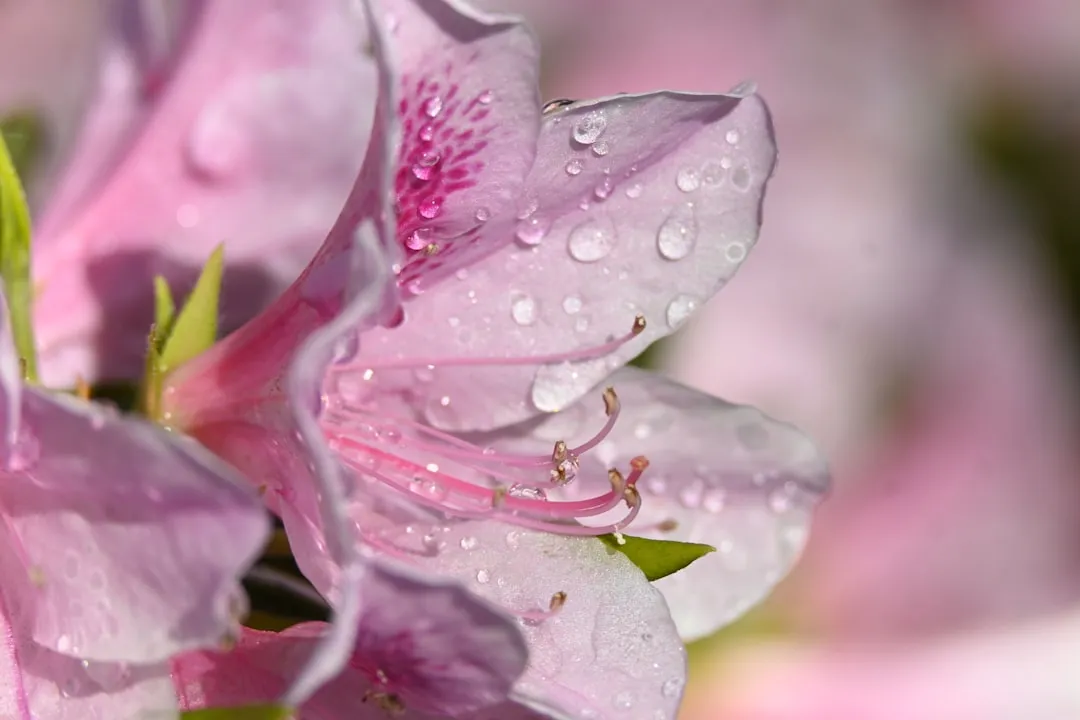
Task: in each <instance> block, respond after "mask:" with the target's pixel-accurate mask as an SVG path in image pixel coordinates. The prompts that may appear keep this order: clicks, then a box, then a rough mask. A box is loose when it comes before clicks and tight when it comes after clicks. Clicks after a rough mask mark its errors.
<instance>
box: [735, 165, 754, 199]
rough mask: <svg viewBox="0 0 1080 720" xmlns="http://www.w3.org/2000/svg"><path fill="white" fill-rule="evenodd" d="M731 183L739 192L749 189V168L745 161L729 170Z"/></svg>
mask: <svg viewBox="0 0 1080 720" xmlns="http://www.w3.org/2000/svg"><path fill="white" fill-rule="evenodd" d="M731 185H732V187H734V188H735V189H736V190H738V191H739V192H746V191H747V190H749V189H750V168H749V167H748V166H747V165H746V163H743V164H742V165H740V166H739V167H737V168H735V169H734V170H732V171H731Z"/></svg>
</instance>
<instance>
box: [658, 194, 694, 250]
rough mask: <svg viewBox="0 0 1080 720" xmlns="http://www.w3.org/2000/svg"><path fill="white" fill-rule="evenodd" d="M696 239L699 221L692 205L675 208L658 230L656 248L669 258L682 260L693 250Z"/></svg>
mask: <svg viewBox="0 0 1080 720" xmlns="http://www.w3.org/2000/svg"><path fill="white" fill-rule="evenodd" d="M696 241H697V221H696V220H695V218H694V208H693V206H691V205H682V206H680V207H677V208H675V210H673V211H672V213H671V214H670V215H668V216H667V218H666V219H665V220H664V222H662V223H660V229H659V230H657V231H656V248H657V249H658V250H659V251H660V254H661V255H662V256H663V257H665V258H666V259H668V260H682V259H683V258H684V257H686V256H687V255H689V254H690V253H691V252H692V251H693V249H694V243H695V242H696Z"/></svg>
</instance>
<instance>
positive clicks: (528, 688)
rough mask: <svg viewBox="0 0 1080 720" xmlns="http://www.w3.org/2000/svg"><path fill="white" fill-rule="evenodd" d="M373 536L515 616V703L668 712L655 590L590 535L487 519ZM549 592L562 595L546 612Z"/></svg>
mask: <svg viewBox="0 0 1080 720" xmlns="http://www.w3.org/2000/svg"><path fill="white" fill-rule="evenodd" d="M367 518H368V519H369V520H370V516H367ZM378 537H379V538H381V540H380V542H379V543H378V545H377V546H376V547H377V548H378V549H380V550H382V552H384V553H388V554H390V555H393V556H397V557H398V558H399V559H400V560H401V561H402V562H403V563H406V564H409V565H415V566H418V567H420V568H421V569H423V570H426V571H428V572H431V573H433V574H436V575H438V576H441V577H450V578H454V579H456V580H458V581H460V582H462V583H465V584H467V587H468V588H469V589H470V590H471V591H472V592H473V593H475V594H476V595H478V596H479V597H482V598H484V599H486V600H488V601H490V602H492V603H494V604H495V605H496V606H498V607H501V608H503V609H504V610H505V611H507V612H509V613H511V614H514V615H517V616H518V617H519V622H520V625H521V629H522V632H523V633H524V634H525V638H526V640H527V641H528V645H529V667H528V669H527V670H526V671H525V675H524V676H522V678H521V680H520V681H518V683H517V684H516V685H515V687H514V691H513V693H512V697H514V698H516V699H517V700H518V701H520V702H523V703H526V704H529V705H530V706H533V707H539V708H550V709H552V710H553V714H554V716H556V717H566V718H597V719H607V718H613V719H614V718H622V717H635V718H636V717H642V718H657V720H660V719H661V718H674V717H675V713H676V710H677V708H678V704H679V700H680V698H681V697H682V689H683V684H684V682H685V679H686V675H685V672H686V668H685V662H686V657H685V650H684V648H683V644H682V642H681V641H680V639H679V637H678V633H677V631H676V629H675V625H674V623H673V622H672V620H671V616H670V613H669V612H668V608H667V605H666V604H665V602H664V598H663V596H662V595H661V594H660V593H659V592H658V591H657V590H656V589H654V588H653V587H651V586H650V584H649V583H648V582H647V581H646V580H645V577H644V576H643V575H642V574H641V571H640V570H639V569H638V568H637V567H635V566H634V565H633V563H631V562H630V561H629V560H628V559H627V558H626V557H625V556H624V555H622V554H620V553H616V552H615V551H613V550H610V549H609V548H607V547H606V546H605V545H604V544H603V543H601V542H600V541H599V540H596V539H594V538H574V537H563V536H559V535H554V534H550V533H538V532H531V531H527V530H521V529H520V528H515V527H513V526H511V525H503V524H500V523H496V522H463V523H458V524H456V525H452V526H442V525H439V524H436V525H431V523H430V522H429V523H428V524H426V525H425V524H424V523H422V522H417V523H414V524H412V525H410V526H409V527H406V528H396V529H391V528H383V529H382V530H381V531H380V532H379V533H378ZM557 593H565V594H566V595H565V597H564V598H563V601H564V602H563V603H562V605H561V607H557V608H556V609H555V610H554V611H553V610H552V609H551V608H552V602H553V596H555V595H556V594H557ZM558 602H559V601H556V605H557V604H558ZM590 713H592V714H590Z"/></svg>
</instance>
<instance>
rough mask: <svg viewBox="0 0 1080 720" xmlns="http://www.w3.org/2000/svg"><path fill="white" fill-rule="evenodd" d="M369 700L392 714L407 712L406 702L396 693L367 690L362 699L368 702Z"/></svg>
mask: <svg viewBox="0 0 1080 720" xmlns="http://www.w3.org/2000/svg"><path fill="white" fill-rule="evenodd" d="M369 700H371V701H374V703H375V704H376V705H378V706H379V707H380V708H382V709H383V710H384V711H386V712H387V713H389V714H390V715H401V714H402V713H404V712H405V703H404V702H402V700H401V698H400V697H398V696H397V695H396V694H394V693H387V692H379V691H377V690H366V691H365V692H364V696H363V697H362V698H360V701H361V702H368V701H369Z"/></svg>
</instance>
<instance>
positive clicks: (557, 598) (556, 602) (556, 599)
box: [548, 590, 566, 612]
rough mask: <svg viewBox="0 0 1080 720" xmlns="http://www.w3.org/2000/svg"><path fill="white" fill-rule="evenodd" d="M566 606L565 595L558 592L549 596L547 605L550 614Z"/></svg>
mask: <svg viewBox="0 0 1080 720" xmlns="http://www.w3.org/2000/svg"><path fill="white" fill-rule="evenodd" d="M565 604H566V593H565V592H563V591H562V590H560V591H559V592H557V593H554V594H553V595H552V596H551V602H550V603H548V610H550V611H551V612H558V611H559V610H561V609H562V606H563V605H565Z"/></svg>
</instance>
